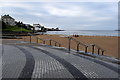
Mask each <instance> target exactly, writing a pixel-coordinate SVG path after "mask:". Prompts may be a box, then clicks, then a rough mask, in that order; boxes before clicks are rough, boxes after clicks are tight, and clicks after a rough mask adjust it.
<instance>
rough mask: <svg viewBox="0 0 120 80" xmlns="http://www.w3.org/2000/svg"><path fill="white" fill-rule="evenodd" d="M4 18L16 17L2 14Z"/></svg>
mask: <svg viewBox="0 0 120 80" xmlns="http://www.w3.org/2000/svg"><path fill="white" fill-rule="evenodd" d="M2 18H9V19H14V18H12V17H11V16H9V15H4V16H2Z"/></svg>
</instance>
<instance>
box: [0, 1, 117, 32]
mask: <svg viewBox="0 0 120 80" xmlns="http://www.w3.org/2000/svg"><path fill="white" fill-rule="evenodd" d="M0 14H1V15H4V14H9V15H10V16H12V17H13V18H15V20H16V21H22V22H23V23H26V24H31V25H32V24H41V25H44V26H45V27H50V28H51V27H53V28H56V27H59V28H60V29H64V30H116V29H118V2H1V3H0Z"/></svg>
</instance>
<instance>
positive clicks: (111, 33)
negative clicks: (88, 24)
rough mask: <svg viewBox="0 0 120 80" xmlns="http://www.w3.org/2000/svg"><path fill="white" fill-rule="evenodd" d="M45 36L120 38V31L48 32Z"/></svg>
mask: <svg viewBox="0 0 120 80" xmlns="http://www.w3.org/2000/svg"><path fill="white" fill-rule="evenodd" d="M45 34H59V35H83V36H84V35H88V36H120V31H116V30H65V31H47V32H46V33H45Z"/></svg>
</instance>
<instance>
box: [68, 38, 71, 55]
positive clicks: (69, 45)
mask: <svg viewBox="0 0 120 80" xmlns="http://www.w3.org/2000/svg"><path fill="white" fill-rule="evenodd" d="M68 40H69V44H68V53H70V47H71V37H68Z"/></svg>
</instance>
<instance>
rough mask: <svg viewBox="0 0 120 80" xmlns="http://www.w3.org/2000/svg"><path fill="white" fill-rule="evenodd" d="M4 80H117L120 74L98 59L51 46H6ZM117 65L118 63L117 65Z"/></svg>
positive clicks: (3, 67) (3, 63)
mask: <svg viewBox="0 0 120 80" xmlns="http://www.w3.org/2000/svg"><path fill="white" fill-rule="evenodd" d="M13 43H15V42H13ZM0 46H2V54H3V55H2V78H3V79H5V78H16V79H20V78H31V79H39V78H72V79H75V80H76V78H84V79H87V78H88V79H90V78H115V79H116V80H119V79H118V78H119V74H120V73H119V72H117V71H116V70H114V68H115V69H118V68H119V67H117V66H113V65H114V64H113V63H110V64H107V63H106V62H105V63H104V61H100V60H99V62H101V63H104V64H106V65H109V66H112V67H113V68H110V67H107V66H105V65H103V64H99V63H97V60H96V59H94V58H91V57H89V58H91V59H92V60H90V59H87V58H84V57H81V55H80V54H79V55H80V56H76V55H74V54H76V53H67V52H65V51H63V50H57V49H54V48H52V47H47V46H33V45H29V46H26V45H17V44H5V43H4V44H3V45H0ZM115 65H116V64H115Z"/></svg>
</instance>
